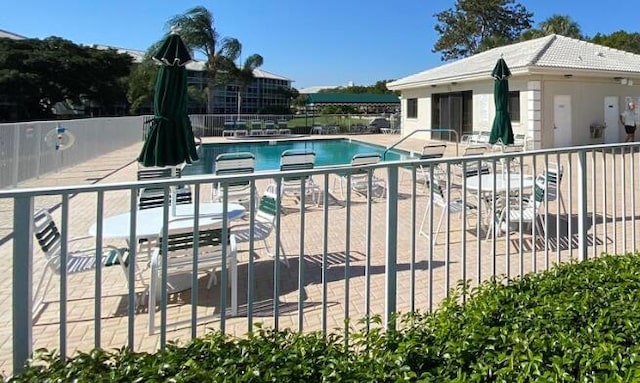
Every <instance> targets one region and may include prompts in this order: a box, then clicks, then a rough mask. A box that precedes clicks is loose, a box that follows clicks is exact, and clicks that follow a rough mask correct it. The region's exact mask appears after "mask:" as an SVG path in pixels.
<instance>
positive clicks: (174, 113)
mask: <svg viewBox="0 0 640 383" xmlns="http://www.w3.org/2000/svg"><path fill="white" fill-rule="evenodd" d="M153 58H154V59H155V60H157V61H159V62H160V63H161V64H162V66H161V67H160V70H159V71H158V78H157V80H156V86H155V90H154V97H153V120H152V121H151V127H150V129H149V133H148V134H147V137H146V139H145V142H144V145H143V147H142V152H141V153H140V155H139V156H138V162H140V163H142V165H144V166H175V165H179V164H181V163H184V162H186V163H188V164H190V163H191V162H193V161H197V160H198V153H197V152H196V144H195V138H194V136H193V131H192V130H191V121H190V120H189V115H188V114H187V71H186V69H185V65H186V64H187V63H188V62H189V61H191V55H190V54H189V50H188V49H187V47H186V46H185V45H184V42H183V41H182V39H181V38H180V36H179V35H177V34H176V33H174V32H172V33H171V34H170V35H169V36H168V37H167V38H166V39H165V40H164V42H163V43H162V46H161V47H160V49H158V52H156V54H155V55H154V56H153Z"/></svg>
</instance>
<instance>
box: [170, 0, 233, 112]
mask: <svg viewBox="0 0 640 383" xmlns="http://www.w3.org/2000/svg"><path fill="white" fill-rule="evenodd" d="M213 24H214V19H213V15H212V14H211V12H210V11H209V10H208V9H207V8H205V7H202V6H198V7H194V8H192V9H190V10H188V11H187V12H186V13H185V14H183V15H177V16H174V17H173V18H171V19H170V20H169V21H168V25H169V26H170V27H172V28H177V29H178V30H179V31H180V37H182V39H183V40H184V42H185V44H186V45H187V46H188V47H189V48H191V49H194V50H197V51H200V52H201V53H203V54H204V55H205V56H206V58H207V63H206V69H207V88H208V93H209V99H208V102H207V112H208V113H213V112H214V100H215V98H214V89H215V87H216V85H217V82H216V78H217V76H218V72H219V71H220V70H224V69H226V68H225V65H226V63H229V62H234V61H235V60H236V59H237V58H238V57H239V56H240V49H241V46H240V42H239V41H238V40H237V39H235V38H231V37H222V38H221V37H220V35H219V34H218V32H217V31H216V29H215V27H214V25H213Z"/></svg>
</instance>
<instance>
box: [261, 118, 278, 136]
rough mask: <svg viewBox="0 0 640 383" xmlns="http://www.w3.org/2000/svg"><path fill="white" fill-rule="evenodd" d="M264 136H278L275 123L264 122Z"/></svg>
mask: <svg viewBox="0 0 640 383" xmlns="http://www.w3.org/2000/svg"><path fill="white" fill-rule="evenodd" d="M264 134H266V135H267V136H275V135H277V134H278V128H276V124H275V123H274V122H273V121H271V120H267V121H265V122H264Z"/></svg>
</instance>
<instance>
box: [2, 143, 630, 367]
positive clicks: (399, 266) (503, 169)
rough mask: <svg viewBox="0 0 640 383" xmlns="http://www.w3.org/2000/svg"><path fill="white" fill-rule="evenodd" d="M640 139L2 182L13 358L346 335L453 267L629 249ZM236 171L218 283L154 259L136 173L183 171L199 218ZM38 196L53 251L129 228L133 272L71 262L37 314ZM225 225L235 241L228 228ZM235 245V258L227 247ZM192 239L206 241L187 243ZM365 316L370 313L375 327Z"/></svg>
mask: <svg viewBox="0 0 640 383" xmlns="http://www.w3.org/2000/svg"><path fill="white" fill-rule="evenodd" d="M639 148H640V145H636V144H619V145H601V146H589V147H576V148H564V149H552V150H540V151H530V152H520V153H508V154H496V155H489V156H486V155H485V156H474V157H456V158H446V157H445V158H441V159H431V160H412V161H402V162H382V163H378V164H375V165H365V166H362V167H358V168H355V167H351V166H349V165H346V166H335V167H326V168H316V169H312V170H306V171H291V172H259V173H255V174H251V175H242V176H198V177H183V178H181V179H180V180H168V181H166V180H165V181H155V182H152V181H147V182H137V183H122V184H105V185H88V186H77V187H67V188H53V189H31V190H12V191H0V199H9V200H11V201H12V203H13V217H12V221H11V222H13V232H14V238H13V244H12V246H13V247H12V250H11V253H12V254H13V257H12V264H11V265H9V264H8V263H9V262H7V264H6V265H5V270H7V271H8V270H9V269H11V270H12V271H13V272H12V274H11V277H10V278H11V279H12V281H11V286H12V292H13V293H12V305H9V306H6V307H5V310H4V313H3V314H2V315H3V320H5V319H6V320H7V321H11V323H12V326H13V332H12V335H13V346H12V347H11V346H9V345H2V346H0V347H1V349H2V354H3V355H5V357H7V358H9V357H10V358H12V360H13V368H14V370H15V371H17V370H20V368H21V366H22V364H23V362H24V361H25V360H26V359H27V358H28V357H29V356H30V355H31V352H32V350H33V349H34V348H39V347H47V348H56V349H58V350H59V351H60V354H61V355H62V356H63V357H65V356H70V355H72V354H73V353H74V352H75V351H76V350H84V351H86V350H87V349H90V348H92V347H102V348H117V347H121V346H123V345H127V346H128V347H129V348H131V349H134V350H138V351H153V350H155V349H156V348H157V347H164V346H165V345H166V344H167V342H169V341H171V340H180V339H182V340H187V339H189V338H191V337H196V336H200V335H202V334H204V333H205V331H206V329H208V328H216V329H218V330H220V331H222V332H225V333H230V334H233V335H238V336H242V335H244V334H245V333H246V332H248V331H251V330H252V329H254V328H255V325H256V323H258V322H260V323H263V324H264V325H265V326H271V327H274V328H280V329H281V328H292V329H295V330H296V331H307V330H320V331H322V332H329V331H333V329H336V328H338V329H340V330H343V331H346V332H347V334H348V332H349V330H350V329H351V328H353V326H355V323H356V320H357V319H361V318H370V317H371V316H372V315H381V316H383V317H384V318H385V321H390V317H391V315H392V314H393V313H398V312H403V313H405V312H409V311H415V310H434V309H435V308H436V307H437V305H438V303H439V302H440V301H441V300H442V299H443V298H444V297H446V296H447V295H448V294H449V292H450V289H452V288H455V287H456V284H457V281H467V282H468V283H469V284H470V285H471V286H472V287H473V286H477V285H478V284H479V283H481V282H482V281H485V280H487V279H489V278H491V277H494V276H499V275H504V276H506V277H509V278H513V277H516V276H520V275H524V274H526V273H530V272H539V271H543V270H547V269H549V268H550V267H552V266H553V265H554V264H556V263H562V262H568V261H570V260H578V261H582V260H586V259H588V258H591V257H597V256H598V255H599V254H601V253H603V252H606V253H616V254H618V253H624V252H628V251H635V250H636V249H637V248H638V246H637V241H636V240H637V236H636V233H637V230H638V227H637V225H636V217H637V216H638V213H639V212H638V208H637V206H639V205H638V202H639V201H638V198H639V194H640V193H637V192H636V190H639V188H638V186H639V185H638V178H640V177H638V170H639V168H638V165H637V163H638V161H639V160H640V154H639V152H638V149H639ZM363 170H364V172H363ZM363 174H364V175H365V178H364V180H363V178H362V175H363ZM478 174H480V175H478ZM307 176H310V177H312V178H313V179H314V181H315V182H314V185H315V186H314V185H309V184H307V183H306V181H300V184H299V189H298V190H297V191H296V190H293V191H292V190H291V189H290V185H285V181H286V183H290V180H291V179H292V178H296V177H302V178H301V180H304V179H305V177H307ZM285 177H286V180H285ZM242 181H247V182H249V183H250V184H251V186H252V188H251V190H254V192H253V194H252V195H251V198H250V202H249V203H248V207H249V208H248V209H247V210H246V212H245V214H244V216H243V217H242V218H238V217H234V219H233V220H226V219H219V227H218V229H221V231H220V233H224V234H220V235H221V236H222V237H221V241H220V243H221V250H220V261H219V264H218V267H217V271H216V272H215V274H214V275H215V276H216V277H217V278H215V279H217V285H216V286H213V287H211V288H209V286H208V282H209V281H210V277H209V276H208V275H207V276H206V277H204V278H202V277H201V275H202V274H201V273H198V272H197V271H199V268H198V262H197V259H196V260H195V261H193V260H190V261H189V262H187V263H185V266H184V268H183V270H182V271H183V272H182V273H178V274H176V273H175V270H174V269H173V266H172V268H171V269H169V268H168V267H169V266H167V262H164V263H163V262H160V264H159V265H158V264H156V268H154V266H152V264H154V263H153V262H151V261H150V260H149V255H148V253H147V252H146V250H145V248H144V247H142V246H143V245H149V243H151V247H154V245H153V244H154V243H155V242H153V241H152V242H149V240H151V239H149V238H146V241H142V239H143V238H140V235H139V232H140V231H143V230H144V229H143V226H144V223H145V222H144V221H145V220H149V219H150V218H149V216H148V214H149V213H148V212H147V213H144V211H142V210H141V211H138V209H137V198H138V192H139V191H140V189H141V188H143V187H144V188H149V187H154V188H160V189H161V190H163V193H164V196H165V198H168V196H169V195H170V187H171V186H177V185H188V186H189V187H190V188H191V190H192V197H193V198H192V199H193V201H194V205H195V206H193V207H192V208H193V209H195V212H196V216H199V214H198V212H202V214H201V216H205V215H206V214H205V213H206V211H205V210H206V209H209V208H211V205H209V204H208V202H209V201H210V200H211V187H212V186H211V185H213V184H218V183H220V184H221V185H223V189H222V190H226V189H225V188H224V185H230V184H232V185H237V184H238V183H239V182H242ZM269 185H271V186H269ZM285 186H286V189H287V190H286V192H284V188H285ZM183 187H184V186H183ZM380 188H384V189H382V190H383V191H384V192H383V193H378V192H379V191H380V190H381V189H380ZM267 189H268V190H271V191H272V192H274V191H275V194H274V195H275V198H276V201H275V205H274V206H276V207H277V208H275V209H271V211H272V214H275V216H274V218H273V220H272V221H271V222H272V224H273V231H272V232H271V233H269V236H268V243H269V247H268V248H267V247H265V244H264V243H263V242H262V241H261V237H260V234H261V230H264V226H260V227H259V226H258V225H257V223H258V222H260V223H261V224H264V222H262V221H260V220H261V219H263V218H264V217H262V218H260V215H261V214H263V212H261V210H260V208H259V206H260V204H259V201H260V199H261V198H260V197H261V196H262V195H264V193H265V190H267ZM294 189H295V188H294ZM229 196H230V194H229V192H228V190H227V191H226V192H223V193H222V200H223V203H222V205H217V206H218V208H219V209H220V211H218V212H217V213H218V214H221V215H219V216H218V218H220V217H227V216H229V217H231V215H230V211H231V210H234V206H233V205H231V204H229V203H228V202H229V201H228V198H229ZM44 199H46V201H47V202H48V203H51V202H52V201H53V202H57V203H58V204H57V206H59V208H56V209H55V210H53V211H52V214H53V217H54V220H55V221H57V222H58V223H59V224H60V231H61V233H62V237H61V238H62V247H61V248H62V249H63V251H62V255H61V257H60V258H59V260H58V261H59V262H61V263H62V264H64V263H65V262H66V258H65V257H67V255H66V254H67V253H68V252H67V251H66V250H67V249H69V250H72V249H73V248H72V246H71V243H70V242H69V239H70V238H71V237H74V236H77V235H86V234H87V233H91V235H92V239H89V240H88V242H87V243H86V245H88V247H89V248H91V249H93V250H95V252H96V253H97V254H101V253H102V252H103V250H104V249H105V248H106V246H107V245H113V246H116V247H122V246H126V245H125V244H126V243H129V244H134V246H129V253H128V261H127V262H128V264H129V265H137V268H134V267H128V269H127V271H126V273H127V274H126V276H127V278H126V280H128V281H129V283H128V284H127V283H126V280H123V278H122V275H121V271H120V268H113V267H106V266H105V267H97V268H96V269H95V270H93V271H92V272H89V273H82V275H81V276H78V275H71V273H69V275H67V272H66V270H65V268H61V269H60V270H59V271H61V272H60V276H59V278H54V281H55V282H56V283H55V284H54V286H53V287H51V288H49V289H48V290H47V291H46V292H45V293H46V302H47V304H46V305H45V307H44V309H43V311H41V312H38V313H37V314H36V315H35V316H34V315H33V313H32V294H33V286H34V284H35V282H36V281H37V280H38V278H39V277H40V275H41V274H42V272H43V270H45V268H46V267H49V266H50V265H51V264H49V266H48V265H47V264H45V259H44V258H45V257H44V255H43V253H42V252H41V251H40V250H39V249H34V248H33V246H34V245H33V240H32V238H33V227H32V225H33V218H32V217H33V215H34V205H35V206H42V205H43V200H44ZM205 204H207V205H205ZM185 206H191V205H185ZM130 211H133V212H136V214H130V215H128V216H125V217H127V218H126V219H123V220H120V221H118V222H119V224H120V225H121V226H122V225H124V226H125V227H129V228H133V229H123V230H125V234H124V235H122V234H121V236H120V237H118V238H114V237H113V236H112V237H109V235H110V234H109V230H113V228H109V225H110V224H109V223H108V222H109V221H108V220H109V217H114V216H117V215H118V214H126V213H127V212H130ZM156 213H157V214H159V215H157V217H159V218H157V219H156V221H157V222H156V224H157V225H159V226H158V227H161V228H162V229H161V230H160V231H159V232H158V235H159V237H160V238H161V239H160V242H159V243H160V244H161V245H155V246H156V247H157V249H158V251H159V252H160V254H161V255H162V256H163V257H164V258H161V259H167V258H166V256H167V251H168V246H169V245H167V238H168V235H169V229H168V227H169V226H170V225H172V224H175V223H176V222H177V221H176V218H175V217H173V216H172V212H171V209H170V207H169V206H167V205H166V204H165V205H164V207H163V208H160V210H156ZM207 214H212V213H211V211H209V212H208V213H207ZM214 215H215V214H214ZM145 217H146V218H145ZM190 217H191V218H189V219H188V220H187V221H186V222H185V221H184V220H182V221H181V222H180V224H181V225H187V226H189V227H191V228H192V230H191V232H192V233H200V232H201V229H202V228H204V225H205V224H206V223H203V222H202V221H201V220H198V219H193V218H192V216H190ZM243 226H244V227H246V226H248V227H249V229H248V231H244V233H245V234H246V235H245V236H244V237H242V238H241V237H240V234H237V233H238V230H239V229H237V227H243ZM120 229H122V227H120ZM231 235H233V236H234V239H235V241H229V240H230V238H231ZM194 241H195V242H197V241H198V239H197V238H196V239H195V240H194ZM138 244H140V246H138ZM236 245H237V246H238V247H237V248H238V256H237V269H236V268H235V266H233V265H234V263H233V260H234V259H235V258H232V257H233V251H234V249H235V247H234V246H236ZM4 250H7V249H4ZM198 253H199V252H198V246H197V245H196V247H195V251H193V255H192V256H194V255H195V256H198ZM97 259H99V258H97ZM188 259H191V258H188ZM55 264H58V263H57V262H54V263H53V265H55ZM98 264H101V263H100V262H98ZM157 267H159V269H157ZM230 267H231V269H230ZM151 270H160V271H159V272H158V273H159V274H153V275H155V276H156V277H157V279H158V280H159V281H161V282H158V284H157V285H154V287H156V288H157V289H158V291H160V293H159V295H158V299H157V302H156V299H155V297H154V298H152V299H149V297H148V294H147V292H148V291H149V290H148V288H149V285H150V280H152V277H151V274H152V273H151ZM194 271H195V272H194ZM200 271H201V270H200ZM206 271H211V270H210V269H208V270H206ZM5 275H7V273H5ZM176 275H177V276H179V277H181V278H182V279H185V278H186V280H183V281H182V282H183V283H184V284H185V285H184V286H186V287H185V289H186V290H184V291H172V290H169V287H167V286H169V285H171V286H175V285H174V284H173V282H172V278H175V277H176ZM185 275H186V277H185ZM156 277H153V280H156ZM96 281H98V282H96ZM132 281H136V282H135V283H134V282H132ZM229 281H233V283H231V286H232V287H231V289H230V290H231V291H229V289H228V288H227V286H228V284H229V283H228V282H229ZM167 282H169V284H167ZM176 283H179V282H177V281H176ZM234 289H235V292H234V291H233V290H234ZM236 303H237V305H236ZM234 306H235V307H234ZM186 307H189V309H186ZM149 311H151V312H152V313H153V318H154V321H155V323H159V324H160V326H159V330H158V331H157V332H154V331H151V333H149V332H148V331H147V330H148V327H149V326H148V325H149V323H150V322H151V319H150V318H151V317H150V316H149ZM4 316H6V318H5V317H4ZM7 318H10V319H7ZM349 319H351V320H350V321H348V320H349ZM369 325H370V322H369V321H368V320H365V322H364V326H367V327H368V326H369ZM35 326H37V327H35ZM35 329H37V331H36V330H35ZM79 334H84V336H80V335H79Z"/></svg>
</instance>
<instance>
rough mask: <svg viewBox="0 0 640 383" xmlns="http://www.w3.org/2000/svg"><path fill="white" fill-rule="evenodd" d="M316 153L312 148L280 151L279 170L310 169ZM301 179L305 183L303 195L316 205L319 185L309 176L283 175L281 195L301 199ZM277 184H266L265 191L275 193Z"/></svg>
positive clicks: (313, 164) (313, 163) (312, 166)
mask: <svg viewBox="0 0 640 383" xmlns="http://www.w3.org/2000/svg"><path fill="white" fill-rule="evenodd" d="M315 161H316V153H315V152H314V151H312V150H304V149H303V150H297V149H289V150H285V151H284V152H282V155H281V156H280V170H281V171H291V170H311V169H313V168H314V166H315ZM301 180H302V182H304V185H305V197H310V198H311V201H312V202H313V203H314V205H316V206H318V199H319V198H318V194H319V193H320V187H319V186H318V185H316V184H315V183H314V182H313V178H312V177H311V176H303V177H299V176H285V177H283V180H282V185H281V189H280V191H281V195H282V197H291V198H295V199H296V200H301V189H302V188H301ZM276 189H277V184H276V183H275V182H272V183H270V184H269V185H267V189H266V192H267V193H270V194H273V195H277V192H276Z"/></svg>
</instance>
